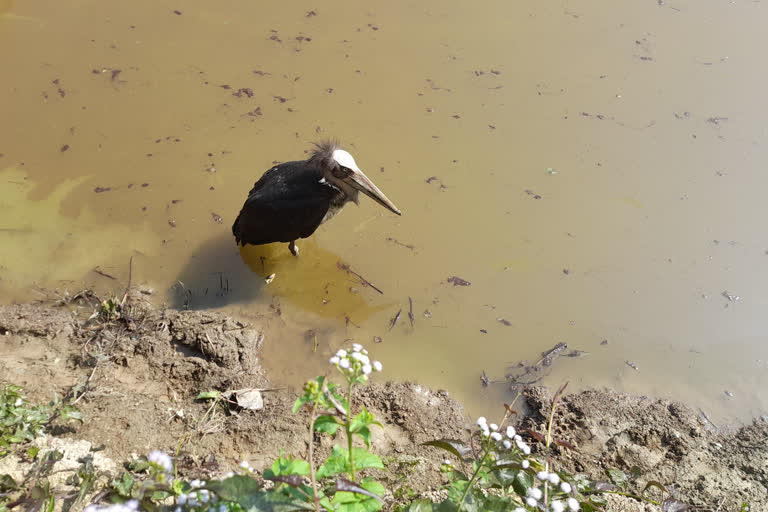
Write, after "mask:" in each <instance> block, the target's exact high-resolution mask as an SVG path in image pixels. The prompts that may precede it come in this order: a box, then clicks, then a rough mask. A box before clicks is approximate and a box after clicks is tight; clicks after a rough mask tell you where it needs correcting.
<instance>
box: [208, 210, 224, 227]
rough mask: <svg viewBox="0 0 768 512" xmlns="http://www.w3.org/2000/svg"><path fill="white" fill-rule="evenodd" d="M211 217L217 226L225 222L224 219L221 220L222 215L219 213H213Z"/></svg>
mask: <svg viewBox="0 0 768 512" xmlns="http://www.w3.org/2000/svg"><path fill="white" fill-rule="evenodd" d="M211 217H212V218H213V222H215V223H216V224H221V223H223V222H224V219H222V218H221V215H219V214H218V213H214V212H211Z"/></svg>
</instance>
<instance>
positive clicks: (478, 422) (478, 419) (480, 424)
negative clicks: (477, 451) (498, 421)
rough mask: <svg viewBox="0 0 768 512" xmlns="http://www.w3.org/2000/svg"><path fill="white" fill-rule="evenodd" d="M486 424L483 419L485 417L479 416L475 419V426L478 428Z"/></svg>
mask: <svg viewBox="0 0 768 512" xmlns="http://www.w3.org/2000/svg"><path fill="white" fill-rule="evenodd" d="M486 422H487V420H486V419H485V416H480V417H479V418H477V426H478V427H482V426H483V425H485V424H486Z"/></svg>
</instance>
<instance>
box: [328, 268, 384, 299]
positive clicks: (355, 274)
mask: <svg viewBox="0 0 768 512" xmlns="http://www.w3.org/2000/svg"><path fill="white" fill-rule="evenodd" d="M336 266H337V267H339V270H343V271H344V272H346V273H348V274H352V275H354V276H356V277H357V278H358V279H360V280H361V281H362V282H363V284H365V285H366V286H370V287H371V288H373V289H374V290H376V291H377V292H379V293H380V294H382V295H384V292H383V291H381V290H379V289H378V288H376V286H374V285H373V283H372V282H370V281H369V280H367V279H366V278H364V277H363V276H361V275H360V274H358V273H357V272H355V271H354V270H352V268H350V266H349V265H347V264H346V263H342V262H340V261H339V262H337V263H336Z"/></svg>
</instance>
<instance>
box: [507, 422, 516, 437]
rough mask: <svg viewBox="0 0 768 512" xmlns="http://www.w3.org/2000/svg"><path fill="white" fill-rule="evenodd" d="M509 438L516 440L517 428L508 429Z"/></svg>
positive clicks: (509, 427) (510, 427)
mask: <svg viewBox="0 0 768 512" xmlns="http://www.w3.org/2000/svg"><path fill="white" fill-rule="evenodd" d="M507 437H508V438H510V439H514V438H515V427H513V426H512V425H510V426H508V427H507Z"/></svg>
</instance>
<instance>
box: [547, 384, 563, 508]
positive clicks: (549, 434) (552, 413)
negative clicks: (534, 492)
mask: <svg viewBox="0 0 768 512" xmlns="http://www.w3.org/2000/svg"><path fill="white" fill-rule="evenodd" d="M567 385H568V382H567V381H566V383H565V384H563V385H562V386H560V389H558V390H557V393H555V396H554V398H552V410H550V411H549V424H548V425H547V465H546V466H545V468H544V471H546V472H547V473H549V467H550V464H549V463H550V458H551V454H550V452H549V446H550V444H552V423H553V422H554V418H555V409H556V408H557V402H558V400H559V399H560V395H561V394H562V392H563V391H565V387H566V386H567ZM548 484H549V482H546V481H545V482H544V504H545V505H546V504H547V503H548V501H547V491H548V487H549V486H548Z"/></svg>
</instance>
